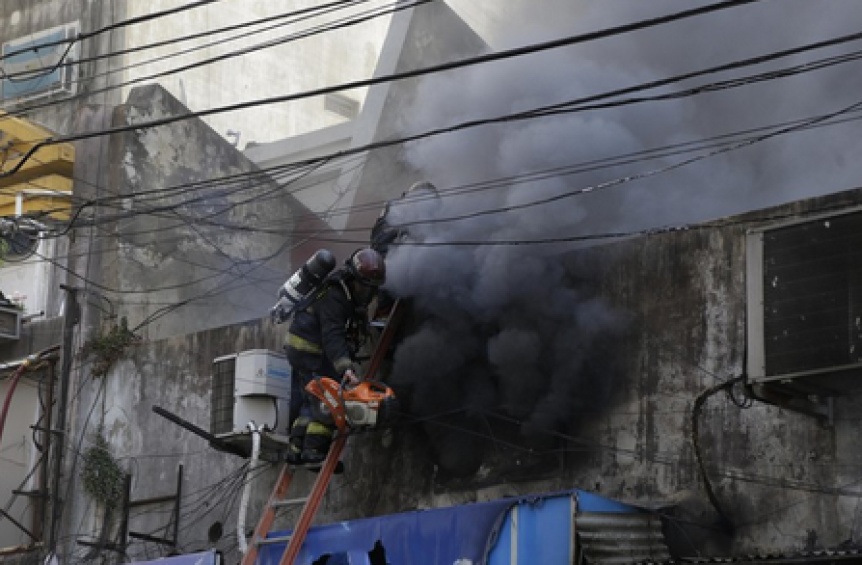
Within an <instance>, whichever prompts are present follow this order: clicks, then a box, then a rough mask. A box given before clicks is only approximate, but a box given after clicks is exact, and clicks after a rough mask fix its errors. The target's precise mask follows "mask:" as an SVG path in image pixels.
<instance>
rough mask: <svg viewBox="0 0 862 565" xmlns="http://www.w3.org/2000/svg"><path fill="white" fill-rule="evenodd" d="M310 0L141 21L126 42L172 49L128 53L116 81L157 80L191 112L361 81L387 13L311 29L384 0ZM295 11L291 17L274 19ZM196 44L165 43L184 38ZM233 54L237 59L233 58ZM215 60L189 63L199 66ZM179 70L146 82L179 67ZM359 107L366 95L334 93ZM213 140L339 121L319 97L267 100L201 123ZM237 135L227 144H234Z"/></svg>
mask: <svg viewBox="0 0 862 565" xmlns="http://www.w3.org/2000/svg"><path fill="white" fill-rule="evenodd" d="M184 4H186V2H183V1H181V0H159V1H157V2H148V3H147V4H146V5H144V4H135V5H131V4H130V5H129V11H130V13H129V15H130V16H138V15H144V14H150V13H153V12H156V11H161V10H169V9H173V8H177V7H178V6H182V5H184ZM318 4H319V3H317V2H313V1H310V0H292V1H290V2H278V3H272V2H267V1H265V0H255V1H251V2H242V3H241V4H235V5H234V4H227V5H221V4H218V5H212V6H203V7H200V8H197V9H194V10H188V11H184V12H179V13H177V14H174V15H172V16H170V17H167V18H160V19H158V20H153V21H150V22H143V23H141V24H139V25H136V26H134V28H131V29H129V30H128V32H127V36H126V37H127V41H128V45H147V44H151V43H154V42H158V41H164V40H172V43H170V44H169V45H165V46H162V47H159V48H155V49H148V50H146V51H142V52H137V53H132V54H129V55H128V56H127V57H126V59H125V65H126V66H127V68H126V70H125V71H123V73H122V77H123V82H129V81H136V82H137V84H141V82H140V81H141V80H144V81H145V82H152V81H153V80H156V81H158V82H159V83H160V84H161V85H163V86H164V87H165V88H166V89H167V90H168V91H169V92H170V93H171V94H172V95H173V96H175V97H176V98H177V99H179V100H181V101H182V102H183V103H184V104H185V105H186V106H187V107H188V108H189V109H191V110H192V111H201V110H208V109H211V108H218V107H224V106H228V105H231V104H236V103H238V102H248V101H250V100H262V99H266V98H270V97H276V96H283V95H287V94H294V93H299V92H304V91H309V90H313V89H318V88H322V87H326V86H332V85H336V84H342V83H347V82H351V81H356V80H361V79H365V78H368V77H369V76H370V75H371V73H372V72H373V70H374V67H375V65H376V64H377V57H378V56H379V52H380V47H381V44H382V41H383V37H384V36H385V33H386V28H387V26H388V25H389V19H390V16H389V15H386V14H382V15H380V16H379V17H373V18H368V19H367V21H364V22H361V23H359V24H358V25H351V26H348V27H346V28H344V29H343V30H341V31H345V30H346V32H324V33H314V32H315V30H325V29H326V28H327V27H328V26H332V25H337V24H340V23H344V22H347V21H350V20H355V19H357V18H367V17H368V16H370V15H373V14H376V13H380V12H381V11H385V10H382V8H385V7H386V6H388V4H387V3H386V2H382V1H374V2H369V3H363V4H362V5H361V6H359V7H347V8H346V7H344V6H342V7H340V8H339V9H334V10H333V9H329V10H326V11H325V13H323V14H317V13H315V12H309V9H310V8H313V7H315V6H318ZM291 12H297V14H296V15H295V16H292V17H290V18H285V17H280V18H278V19H272V18H274V17H276V16H283V15H286V14H289V13H291ZM266 18H269V19H270V21H266V22H262V23H259V24H256V25H254V26H252V27H246V28H241V29H234V30H232V31H224V32H218V30H219V29H220V28H223V27H226V26H235V25H237V24H240V23H243V22H249V21H255V20H262V19H266ZM207 32H208V33H209V35H206V36H204V37H202V38H198V39H194V40H188V41H174V40H176V39H177V38H183V37H186V36H188V35H192V34H200V33H207ZM237 53H239V54H241V56H239V57H237V56H234V54H237ZM212 58H217V59H218V58H221V59H222V60H220V61H216V62H214V63H212V64H207V65H205V66H197V65H199V63H201V62H202V61H204V60H207V59H212ZM186 66H188V67H189V68H188V69H186V70H184V71H183V72H182V73H176V74H168V75H165V76H161V77H158V78H156V79H152V78H150V79H147V77H151V76H153V75H157V74H159V73H164V72H165V71H169V70H172V69H176V68H178V67H186ZM340 94H341V95H343V96H346V97H348V98H349V99H350V100H353V101H355V102H356V103H357V105H358V106H359V107H361V105H362V103H363V101H364V98H365V89H362V88H358V89H353V90H350V91H345V92H343V93H340ZM205 119H206V122H207V123H208V124H209V125H210V126H212V127H213V129H214V130H215V131H217V132H218V133H219V134H220V135H225V134H226V133H227V131H228V130H233V131H238V132H240V137H239V140H238V141H239V146H240V147H243V146H244V145H245V144H246V143H248V142H256V143H266V142H271V141H274V140H278V139H283V138H285V137H291V136H294V135H298V134H301V133H306V132H309V131H314V130H317V129H320V128H323V127H326V126H330V125H334V124H337V123H341V122H344V121H345V120H347V119H348V118H346V117H344V116H342V115H339V114H337V113H334V112H332V111H328V110H327V109H326V106H325V98H324V97H323V96H317V97H312V98H308V99H304V100H300V101H296V102H290V103H279V104H267V105H264V106H260V107H257V108H250V109H247V110H240V111H233V112H230V113H225V114H218V115H213V116H210V117H207V118H205ZM233 139H236V138H233Z"/></svg>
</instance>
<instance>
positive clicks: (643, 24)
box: [0, 0, 761, 178]
mask: <svg viewBox="0 0 862 565" xmlns="http://www.w3.org/2000/svg"><path fill="white" fill-rule="evenodd" d="M759 1H761V0H727V1H725V2H718V3H716V4H710V5H708V6H703V7H700V8H695V9H691V10H684V11H681V12H676V13H674V14H668V15H665V16H659V17H655V18H651V19H647V20H641V21H638V22H635V23H631V24H625V25H621V26H616V27H612V28H607V29H603V30H599V31H594V32H590V33H586V34H580V35H576V36H570V37H565V38H562V39H556V40H552V41H546V42H542V43H537V44H533V45H528V46H525V47H519V48H515V49H509V50H506V51H501V52H497V53H490V54H485V55H480V56H477V57H470V58H467V59H461V60H459V61H452V62H449V63H443V64H440V65H432V66H430V67H424V68H420V69H414V70H410V71H403V72H400V73H393V74H391V75H387V76H381V77H373V78H370V79H365V80H360V81H354V82H351V83H347V84H341V85H335V86H329V87H324V88H319V89H315V90H310V91H306V92H301V93H296V94H288V95H283V96H275V97H270V98H263V99H258V100H252V101H247V102H240V103H236V104H231V105H227V106H221V107H218V108H210V109H208V110H201V111H198V112H193V113H188V114H183V115H178V116H169V117H165V118H160V119H158V120H151V121H149V122H141V123H139V124H135V125H129V126H120V127H116V128H107V129H104V130H100V131H91V132H86V133H80V134H73V135H66V136H58V137H52V138H48V139H46V140H44V141H40V142H38V143H35V144H34V145H33V147H31V148H30V149H29V150H28V151H27V153H25V154H24V155H23V157H22V158H21V159H19V161H18V162H17V163H16V164H15V166H14V167H11V168H10V169H9V170H8V171H4V172H2V173H0V178H4V177H8V176H11V175H13V174H15V173H16V172H17V171H18V170H19V169H20V168H21V167H22V166H23V165H24V163H25V162H26V161H27V160H28V159H29V158H30V157H31V156H32V155H33V153H35V152H36V151H38V150H39V149H41V148H42V147H45V146H48V145H55V144H58V143H67V142H71V141H80V140H84V139H91V138H94V137H100V136H104V135H112V134H115V133H122V132H126V131H134V130H141V129H147V128H153V127H159V126H163V125H168V124H172V123H175V122H179V121H184V120H189V119H193V118H200V117H205V116H210V115H214V114H220V113H224V112H231V111H235V110H242V109H245V108H252V107H256V106H262V105H268V104H275V103H281V102H291V101H295V100H300V99H305V98H311V97H315V96H322V95H324V94H330V93H333V92H338V91H341V90H347V89H353V88H362V87H368V86H374V85H376V84H382V83H386V82H392V81H394V80H403V79H407V78H415V77H418V76H422V75H426V74H430V73H436V72H442V71H447V70H453V69H458V68H463V67H467V66H471V65H476V64H481V63H489V62H492V61H499V60H503V59H508V58H512V57H521V56H524V55H530V54H534V53H538V52H541V51H546V50H549V49H558V48H561V47H567V46H570V45H575V44H578V43H583V42H586V41H594V40H597V39H602V38H605V37H611V36H614V35H620V34H623V33H630V32H632V31H636V30H641V29H646V28H649V27H654V26H658V25H663V24H667V23H670V22H674V21H678V20H682V19H686V18H692V17H695V16H701V15H704V14H708V13H711V12H716V11H719V10H725V9H729V8H735V7H738V6H742V5H746V4H751V3H754V2H759Z"/></svg>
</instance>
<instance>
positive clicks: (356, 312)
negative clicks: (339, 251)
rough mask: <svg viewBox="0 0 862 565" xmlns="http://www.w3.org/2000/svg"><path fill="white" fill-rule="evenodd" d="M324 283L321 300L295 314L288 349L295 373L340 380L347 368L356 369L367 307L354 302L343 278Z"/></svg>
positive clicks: (364, 329)
mask: <svg viewBox="0 0 862 565" xmlns="http://www.w3.org/2000/svg"><path fill="white" fill-rule="evenodd" d="M324 284H325V286H324V289H323V290H322V291H321V294H320V295H318V298H317V299H316V300H314V301H313V302H312V304H311V305H310V306H308V307H306V308H303V309H300V310H298V311H297V312H296V313H295V314H294V316H293V320H292V321H291V323H290V326H289V328H288V330H287V341H286V343H285V350H286V352H287V358H288V361H290V364H291V366H292V367H293V369H294V370H295V371H298V372H302V373H306V374H309V373H314V374H316V375H320V376H329V377H332V378H335V379H339V378H340V377H341V375H342V374H343V373H344V371H346V370H347V369H354V370H356V366H355V358H356V353H357V350H358V348H359V346H360V345H361V342H362V338H363V337H364V336H365V332H366V331H367V329H366V326H367V324H368V320H367V317H366V313H365V308H364V307H363V306H361V305H358V304H355V303H354V301H353V297H352V296H351V295H350V291H349V289H348V287H347V284H346V283H345V282H344V281H343V279H342V278H341V277H338V276H335V277H331V278H330V279H329V280H327V281H326V282H325V283H324ZM333 371H334V372H333Z"/></svg>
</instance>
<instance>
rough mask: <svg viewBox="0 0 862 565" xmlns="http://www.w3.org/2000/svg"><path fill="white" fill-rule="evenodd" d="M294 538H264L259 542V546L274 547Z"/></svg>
mask: <svg viewBox="0 0 862 565" xmlns="http://www.w3.org/2000/svg"><path fill="white" fill-rule="evenodd" d="M291 537H292V536H281V537H277V538H263V539H259V540H257V545H272V544H275V543H287V542H289V541H290V538H291Z"/></svg>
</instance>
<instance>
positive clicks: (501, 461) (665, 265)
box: [71, 193, 862, 556]
mask: <svg viewBox="0 0 862 565" xmlns="http://www.w3.org/2000/svg"><path fill="white" fill-rule="evenodd" d="M841 198H844V199H845V200H846V201H847V202H851V201H854V202H860V201H862V193H854V194H851V195H849V196H848V195H842V196H841ZM810 205H814V203H812V204H810ZM782 211H787V210H782ZM750 220H751V222H752V223H750V224H747V223H745V222H742V223H739V222H734V223H731V224H728V225H724V226H720V225H713V226H704V227H703V228H702V229H695V230H690V231H688V232H678V233H667V234H664V235H659V236H652V237H648V238H640V239H636V240H631V241H628V242H621V243H616V244H610V245H605V246H601V247H596V248H592V249H589V250H584V251H579V252H572V253H569V254H567V255H566V256H565V257H562V258H561V259H562V260H563V263H564V265H565V268H566V269H567V270H568V271H569V272H570V273H571V274H572V278H571V279H570V280H571V281H576V282H573V284H574V285H575V286H576V287H577V288H578V289H579V290H580V292H582V293H584V294H589V295H591V296H593V297H594V298H595V299H596V300H601V301H604V303H605V304H606V305H608V306H609V307H611V308H612V309H613V310H614V311H616V312H617V313H618V314H619V315H620V316H621V318H620V319H623V320H625V321H626V323H625V324H624V325H623V326H620V331H618V332H616V333H615V334H614V335H613V336H608V339H607V340H605V341H604V342H603V343H596V345H595V351H594V355H593V356H592V361H591V362H590V363H588V364H586V365H585V366H584V368H583V370H582V371H581V372H580V373H578V374H572V375H571V378H572V379H573V380H574V381H575V382H577V385H576V386H574V387H573V388H571V389H570V390H569V391H568V392H566V393H565V394H560V395H559V397H558V400H559V401H560V402H561V403H562V405H563V406H564V407H567V408H568V410H569V416H570V417H569V418H567V419H566V420H565V425H563V426H557V427H555V428H553V429H552V430H550V431H549V430H541V429H535V428H534V429H530V428H529V427H524V426H522V425H521V424H516V423H513V422H515V421H516V420H517V417H516V416H517V409H514V410H510V411H509V412H506V411H491V412H487V413H485V415H484V417H482V418H477V417H476V415H477V414H481V413H480V412H475V413H474V415H473V417H469V418H468V417H465V418H460V419H459V418H447V417H445V415H441V414H436V415H432V416H430V417H421V418H417V416H418V415H421V414H422V409H421V407H420V406H418V405H417V404H416V399H415V398H414V397H413V396H412V393H411V392H410V391H409V390H408V391H407V392H406V393H405V394H404V400H407V401H409V402H408V406H409V405H410V402H412V403H413V405H412V410H411V413H410V414H409V415H408V416H406V418H405V420H404V421H403V422H402V423H401V425H400V426H399V427H398V428H396V430H395V431H394V433H389V432H386V433H383V432H381V431H378V432H374V433H367V434H361V435H358V436H355V437H353V438H351V440H350V442H349V444H348V450H347V454H346V456H345V462H346V467H347V472H346V473H345V474H344V475H343V476H339V477H335V478H334V480H333V485H332V487H331V488H330V491H329V493H328V495H327V498H326V500H325V502H324V504H323V506H322V508H321V511H320V512H319V514H318V517H317V521H318V522H320V523H327V522H332V521H337V520H342V519H349V518H357V517H363V516H374V515H382V514H388V513H392V512H397V511H403V510H409V509H415V508H427V507H434V506H441V505H447V504H459V503H469V502H473V501H480V500H489V499H494V498H498V497H502V496H510V495H518V494H530V493H535V492H546V491H553V490H557V489H563V488H573V487H576V488H582V489H585V490H590V491H595V492H598V493H601V494H603V495H605V496H609V497H612V498H617V499H621V500H624V501H627V502H632V503H635V504H638V505H642V506H645V507H650V508H658V509H661V511H662V513H663V515H665V516H666V517H667V518H668V523H669V524H670V527H669V528H668V535H669V538H670V539H671V541H672V543H673V546H674V549H675V550H676V551H678V552H680V553H681V554H684V555H695V554H700V555H721V554H727V553H736V554H740V553H756V552H770V551H778V550H783V551H788V550H803V549H814V548H818V547H835V546H837V545H838V544H839V543H841V542H842V541H844V540H846V539H853V538H855V537H857V536H858V535H859V534H860V532H859V527H860V526H858V525H856V526H854V524H856V522H857V521H856V520H854V515H855V512H856V500H857V499H858V496H859V492H858V491H857V489H856V488H855V487H854V486H853V484H854V481H855V473H854V471H853V469H855V465H856V464H857V456H856V450H855V449H853V448H852V445H853V441H854V440H853V438H855V437H858V434H859V432H860V429H859V423H858V420H857V419H855V418H854V416H853V415H854V413H855V411H856V410H858V398H855V397H853V396H842V397H840V398H839V399H838V406H837V418H836V419H835V425H834V427H825V426H823V425H821V423H820V422H819V421H818V420H816V419H814V418H812V417H810V416H806V415H803V414H800V413H797V412H793V411H789V410H785V409H783V408H780V407H777V406H773V405H769V404H765V403H761V402H753V403H751V404H750V405H747V404H746V405H745V406H744V407H743V406H740V405H737V404H735V403H734V402H732V401H731V398H730V397H728V396H727V395H726V394H720V395H713V396H709V397H707V398H706V400H705V402H704V404H703V408H702V411H701V414H700V418H699V428H700V434H699V435H698V437H697V438H694V437H693V435H692V432H693V420H692V418H693V413H694V412H693V408H694V404H695V402H696V400H697V399H698V398H699V397H701V396H702V395H703V394H704V393H706V391H708V390H709V389H711V388H712V387H713V386H715V385H716V384H718V383H720V382H722V381H725V380H727V379H729V378H732V377H734V376H737V375H741V374H743V372H744V344H745V319H744V312H745V248H744V235H745V230H746V228H747V226H749V225H753V224H754V223H756V216H752V217H751V218H750ZM585 272H592V273H594V274H595V277H584V276H583V273H585ZM576 274H577V278H576V277H575V275H576ZM535 306H536V307H537V308H542V307H544V306H543V304H542V300H541V299H540V298H537V299H536V304H535ZM409 327H410V326H409V324H408V329H407V330H406V331H407V333H408V335H406V336H404V339H405V341H404V342H403V343H409V341H408V340H409V339H410V335H409ZM570 329H572V330H573V331H572V332H571V336H572V338H573V339H574V340H575V341H573V342H572V344H571V347H572V350H573V351H574V349H576V348H578V347H579V345H578V343H577V339H578V335H579V331H578V330H574V329H573V328H570ZM281 331H282V328H280V327H273V326H271V325H270V324H269V321H268V320H258V321H252V322H249V323H246V324H242V325H237V326H232V327H227V328H222V329H218V330H212V331H208V332H204V333H198V334H193V335H188V336H184V337H177V338H171V339H168V340H162V341H159V342H153V343H149V344H141V345H138V346H135V347H134V348H133V349H132V350H131V351H130V353H129V357H128V358H127V359H126V360H125V361H123V362H122V363H121V364H120V365H118V366H117V367H116V369H115V370H114V371H113V372H112V373H111V374H110V375H109V376H108V377H107V378H106V379H104V380H103V381H98V382H91V383H90V384H89V385H87V386H86V387H85V389H84V392H83V394H82V401H81V403H82V406H87V405H88V404H89V403H90V402H91V401H92V402H96V403H97V406H98V407H99V409H98V410H97V412H96V414H95V415H94V416H93V418H94V419H93V420H91V421H90V422H89V424H88V426H89V428H88V429H93V427H94V425H95V424H96V423H97V422H98V423H99V424H100V425H102V426H104V429H105V430H106V433H107V435H108V438H109V440H110V442H111V444H112V445H113V447H114V449H115V450H116V452H115V453H116V455H117V456H118V457H119V458H120V460H121V461H123V462H124V464H125V465H127V466H128V467H127V468H128V469H129V470H130V471H132V472H133V473H134V476H135V482H134V484H135V493H136V496H140V497H146V496H155V495H159V494H165V491H168V492H170V490H171V488H172V485H173V481H174V478H175V470H176V466H177V464H179V463H180V462H182V463H183V464H184V466H185V471H186V481H187V483H188V486H189V489H188V491H189V493H188V495H187V498H185V499H184V502H183V508H184V510H183V512H184V516H188V518H184V519H183V524H182V526H181V546H182V547H183V548H184V549H186V550H192V549H199V548H201V547H205V546H207V544H206V543H204V542H203V541H201V540H204V539H206V531H205V530H207V529H208V528H209V527H210V525H211V524H212V522H213V521H214V520H215V519H216V517H217V516H218V517H220V518H221V521H222V522H223V524H225V529H226V530H230V529H231V528H233V525H230V524H234V523H235V517H236V514H235V512H236V508H237V501H236V498H235V497H236V495H237V493H238V492H239V486H238V484H232V486H223V487H219V486H217V485H219V481H220V480H222V479H225V477H229V476H231V473H232V472H234V471H236V470H237V468H238V466H239V465H240V463H241V462H240V461H239V460H238V459H237V458H236V457H233V456H229V455H225V454H221V453H217V452H214V451H212V450H211V449H209V448H208V447H207V446H206V444H205V442H203V441H202V440H201V439H200V438H198V437H197V436H194V435H193V434H190V433H188V432H186V431H184V430H182V429H179V428H178V427H177V426H176V425H175V424H172V423H170V422H167V421H166V420H165V419H163V418H161V417H159V416H157V415H155V414H153V413H152V411H151V410H152V406H154V405H158V406H162V407H163V408H165V409H167V410H169V411H171V412H173V413H175V414H178V415H180V416H181V417H183V418H185V419H187V420H188V421H190V422H192V423H193V424H195V425H197V426H200V427H202V428H205V429H206V428H207V426H208V418H209V412H208V410H209V403H210V401H211V398H210V390H209V374H210V372H211V366H210V363H211V361H212V360H213V359H214V358H216V357H218V356H220V355H224V354H228V353H233V352H238V351H242V350H246V349H259V348H263V349H274V350H278V344H279V340H280V333H281ZM397 355H398V352H397V351H396V356H397ZM526 369H528V368H527V367H525V370H526ZM480 377H481V376H480V375H477V374H462V375H461V378H462V380H463V381H464V382H465V383H469V382H471V381H475V379H478V378H480ZM390 378H391V379H392V383H393V386H396V388H397V390H401V391H404V390H405V389H404V388H403V387H402V388H400V389H398V387H399V384H403V382H404V378H403V375H396V374H393V375H390ZM433 386H434V384H433V383H428V387H429V388H426V389H424V392H425V394H426V395H427V396H429V397H433V396H434V395H436V394H438V393H439V392H440V391H435V390H434V389H433ZM449 392H450V393H452V394H456V392H457V391H449ZM546 392H553V391H550V390H549V391H546ZM735 392H736V395H737V396H736V398H737V400H741V399H742V398H743V396H742V390H736V391H735ZM458 402H459V399H458V398H457V397H456V398H455V405H458ZM87 412H88V411H86V410H84V411H80V412H79V419H80V418H85V416H86V413H87ZM464 438H467V440H466V441H468V442H470V447H471V449H472V450H473V451H475V452H476V453H478V457H479V458H480V461H479V463H480V464H479V466H478V469H477V470H476V471H475V472H474V473H472V474H470V475H465V476H453V475H451V474H449V475H447V474H446V473H445V468H446V464H447V463H446V461H447V457H448V454H447V450H449V452H460V450H461V449H462V448H463V447H464V445H463V442H464V441H465V439H464ZM698 451H699V452H700V454H701V456H702V458H703V461H704V465H705V468H706V469H707V473H708V478H709V481H710V484H711V485H712V486H713V489H714V492H715V496H716V500H717V503H718V505H719V508H720V512H719V511H718V510H716V508H715V507H714V506H713V504H712V503H711V502H710V500H709V498H708V496H707V494H706V491H705V489H704V482H703V477H702V476H701V474H700V472H699V469H698V462H697V459H696V452H698ZM273 471H274V470H273V469H269V470H267V471H266V472H265V473H264V474H263V475H262V476H261V479H260V481H259V484H258V485H256V487H255V494H254V497H253V498H254V500H255V501H256V502H255V503H254V504H252V506H251V508H252V510H251V511H250V512H249V521H250V522H254V520H255V517H256V515H257V511H258V510H256V509H259V508H260V507H259V506H256V505H257V504H258V503H259V502H260V501H261V500H262V498H264V497H265V496H266V494H267V492H268V489H269V488H270V487H271V484H272V483H271V481H272V480H273V478H274V475H273ZM299 477H300V482H299V484H298V485H297V486H296V487H295V490H293V491H291V492H296V493H301V492H303V489H307V488H309V486H310V484H309V482H308V480H309V479H311V478H313V477H312V476H310V475H308V476H305V475H303V474H300V475H299ZM845 485H846V486H845ZM201 489H203V490H204V491H208V490H211V491H212V492H213V493H215V494H213V496H214V497H215V498H214V500H215V502H214V503H213V504H212V505H203V504H201V503H200V501H199V499H198V498H196V494H195V493H198V495H199V494H200V491H201ZM78 496H79V502H78V504H79V505H80V508H82V510H81V511H80V515H78V517H76V519H74V520H72V521H71V524H77V523H81V522H82V521H83V522H84V523H87V520H86V519H85V518H86V516H87V514H86V511H87V510H88V509H89V508H88V506H87V503H86V502H85V500H83V499H81V498H80V495H78ZM186 512H188V514H185V513H186ZM722 517H724V518H727V519H729V521H730V525H731V526H732V528H730V529H724V528H725V526H727V524H726V523H725V522H723V521H722ZM160 518H161V519H162V520H163V519H164V516H163V515H157V513H156V512H153V513H152V514H151V513H148V512H144V513H142V515H141V516H140V518H139V519H140V521H141V523H143V524H145V527H151V528H153V529H154V530H155V529H157V528H158V524H157V522H158V520H159V519H160ZM294 518H295V516H294ZM290 519H291V517H290V516H289V515H288V516H285V517H283V518H281V519H280V523H281V524H284V525H285V526H287V525H289V523H290V521H289V520H290ZM90 524H91V527H92V528H93V532H96V531H97V530H98V527H99V524H98V522H96V521H93V520H91V521H90ZM854 527H855V530H854ZM79 533H80V532H79ZM233 543H235V539H232V538H230V535H228V534H226V535H225V538H224V539H222V540H220V541H219V542H217V543H216V544H215V545H216V546H217V547H219V548H222V549H225V550H230V548H231V547H232V546H233V545H232V544H233ZM133 545H134V546H135V547H137V548H138V549H139V550H140V551H144V552H145V553H146V552H147V551H148V552H149V553H147V555H150V556H153V555H156V554H158V551H157V550H156V548H155V547H152V546H150V547H149V548H147V546H146V544H139V543H135V544H133ZM138 549H136V551H137V550H138ZM136 554H137V553H136Z"/></svg>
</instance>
